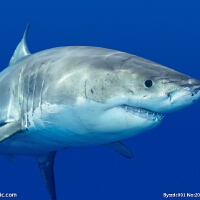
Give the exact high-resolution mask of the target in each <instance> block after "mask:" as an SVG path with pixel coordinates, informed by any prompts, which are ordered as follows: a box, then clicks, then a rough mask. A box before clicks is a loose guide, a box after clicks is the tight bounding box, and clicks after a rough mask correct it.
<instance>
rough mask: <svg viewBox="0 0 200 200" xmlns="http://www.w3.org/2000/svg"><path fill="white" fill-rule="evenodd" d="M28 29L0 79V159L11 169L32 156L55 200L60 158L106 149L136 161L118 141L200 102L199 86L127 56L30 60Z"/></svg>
mask: <svg viewBox="0 0 200 200" xmlns="http://www.w3.org/2000/svg"><path fill="white" fill-rule="evenodd" d="M28 28H29V25H28V26H27V29H26V31H25V33H24V37H23V39H22V41H21V42H20V43H19V45H18V47H17V49H16V50H15V52H14V54H13V57H12V58H11V60H10V63H9V66H8V67H7V68H6V69H5V70H3V71H2V72H1V73H0V94H4V95H3V96H2V98H1V99H0V105H1V109H0V152H1V154H3V155H4V156H5V157H6V158H7V159H8V160H10V161H11V162H13V163H14V164H16V160H15V158H14V155H28V156H34V157H35V158H36V159H37V162H38V165H39V168H40V171H41V174H42V177H43V179H44V182H45V185H46V188H47V190H48V192H49V195H50V197H51V199H52V200H56V193H55V183H54V174H53V165H54V158H55V155H56V152H57V151H58V150H60V149H66V148H73V147H83V146H91V145H101V144H103V145H106V146H108V147H109V148H111V149H113V150H115V151H116V152H118V153H120V154H122V155H124V156H126V157H128V158H132V153H131V151H130V150H129V149H128V148H127V147H125V146H124V145H123V144H122V143H121V142H120V140H122V139H126V138H129V137H132V136H135V135H138V134H140V133H143V132H146V131H148V130H150V129H152V128H155V127H156V126H158V125H159V124H160V123H161V122H162V120H163V117H164V113H170V112H174V111H177V110H180V109H183V108H185V107H187V106H190V105H192V104H193V103H195V102H196V101H197V100H198V99H199V98H200V92H199V90H200V82H199V81H198V80H196V79H193V78H191V77H189V76H187V75H184V74H181V73H179V72H177V71H174V70H172V69H170V68H167V67H164V66H162V65H159V64H157V63H154V62H152V61H149V60H146V59H143V58H140V57H138V56H134V55H131V54H128V53H124V52H120V51H115V50H110V49H104V48H98V47H59V48H54V49H49V50H45V51H42V52H38V53H35V54H30V52H29V50H28V48H27V45H26V35H27V31H28Z"/></svg>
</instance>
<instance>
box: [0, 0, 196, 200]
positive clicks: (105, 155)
mask: <svg viewBox="0 0 200 200" xmlns="http://www.w3.org/2000/svg"><path fill="white" fill-rule="evenodd" d="M199 8H200V1H198V0H190V1H189V0H187V1H185V0H176V1H174V0H173V1H172V0H162V1H160V0H158V1H155V0H140V1H139V0H138V1H135V0H130V1H128V0H123V1H122V0H121V1H118V0H115V1H113V0H107V1H104V0H101V1H99V0H95V1H92V0H88V1H86V0H79V1H77V0H73V1H70V0H69V1H64V0H57V1H52V0H48V1H46V0H42V1H39V0H29V1H25V0H24V1H22V0H21V1H20V0H18V1H14V0H1V1H0V27H1V29H0V52H1V56H0V60H1V63H0V69H1V70H3V69H4V68H6V67H7V65H8V63H9V60H10V58H11V56H12V54H13V51H14V50H15V48H16V46H17V44H18V43H19V41H20V40H21V38H22V35H23V32H24V30H25V27H26V25H27V23H28V22H29V23H30V24H31V27H30V30H29V34H28V39H27V43H28V47H29V50H30V52H31V53H35V52H38V51H41V50H44V49H48V48H53V47H58V46H76V45H80V46H98V47H105V48H109V49H115V50H120V51H124V52H127V53H131V54H135V55H138V56H141V57H144V58H147V59H149V60H152V61H155V62H157V63H160V64H163V65H165V66H167V67H170V68H173V69H175V70H177V71H179V72H182V73H184V74H187V75H189V76H191V77H194V78H196V79H198V80H200V66H199V63H200V56H199V54H200V50H199V46H200V12H199ZM0 95H3V94H0ZM199 110H200V102H197V103H196V104H194V105H193V106H191V107H188V108H186V109H183V110H181V111H178V112H175V113H172V114H168V115H167V116H166V117H165V119H164V121H163V122H162V124H161V125H160V126H158V127H157V128H155V129H153V130H151V131H149V132H146V133H144V134H141V135H138V136H136V137H133V138H130V139H127V140H124V141H123V142H124V144H125V145H127V147H128V148H129V149H130V150H132V152H133V153H134V157H133V159H127V158H124V157H122V156H120V155H119V154H117V153H115V152H114V151H112V150H110V149H108V148H107V147H105V146H94V147H85V148H75V149H68V150H62V151H59V152H58V154H57V156H56V159H55V181H56V192H57V198H58V200H66V199H68V200H82V199H83V200H85V199H87V200H94V199H95V200H105V199H106V200H122V199H123V200H160V199H165V198H164V197H163V193H185V194H187V193H200V187H199V186H200V170H199V169H200V158H199V152H200V145H199V143H200V131H199V124H200V123H199ZM17 161H18V167H16V166H14V165H13V164H12V163H10V162H8V161H7V160H6V159H5V158H4V157H2V158H1V160H0V163H1V164H0V166H1V167H0V170H1V173H0V174H1V181H0V192H2V193H17V195H18V196H17V198H14V199H19V200H36V199H39V200H40V199H41V200H46V199H47V200H50V198H49V196H48V193H47V191H46V189H45V186H44V183H43V180H42V178H41V175H40V172H39V169H38V166H37V163H36V161H35V160H34V158H31V157H27V158H26V160H23V159H22V158H21V157H17ZM184 199H185V198H184Z"/></svg>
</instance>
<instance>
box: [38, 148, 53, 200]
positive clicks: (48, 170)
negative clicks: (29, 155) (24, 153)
mask: <svg viewBox="0 0 200 200" xmlns="http://www.w3.org/2000/svg"><path fill="white" fill-rule="evenodd" d="M55 155H56V151H52V152H49V153H47V154H41V155H37V156H35V158H36V160H37V162H38V166H39V168H40V172H41V175H42V178H43V180H44V183H45V186H46V188H47V191H48V193H49V195H50V197H51V199H52V200H56V191H55V181H54V158H55Z"/></svg>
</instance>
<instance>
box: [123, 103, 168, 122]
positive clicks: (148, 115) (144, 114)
mask: <svg viewBox="0 0 200 200" xmlns="http://www.w3.org/2000/svg"><path fill="white" fill-rule="evenodd" d="M119 107H120V108H122V109H124V110H125V111H126V112H128V113H131V114H133V115H136V116H138V117H141V118H145V119H147V120H150V121H156V120H159V121H161V120H163V118H164V116H165V114H162V113H157V112H153V111H151V110H147V109H145V108H138V107H133V106H129V105H126V104H124V105H120V106H119Z"/></svg>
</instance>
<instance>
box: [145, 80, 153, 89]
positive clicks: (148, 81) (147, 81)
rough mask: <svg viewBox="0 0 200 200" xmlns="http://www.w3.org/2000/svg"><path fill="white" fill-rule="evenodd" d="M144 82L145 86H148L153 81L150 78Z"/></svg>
mask: <svg viewBox="0 0 200 200" xmlns="http://www.w3.org/2000/svg"><path fill="white" fill-rule="evenodd" d="M144 84H145V86H146V87H148V88H150V87H151V86H152V85H153V82H152V80H146V81H145V83H144Z"/></svg>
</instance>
